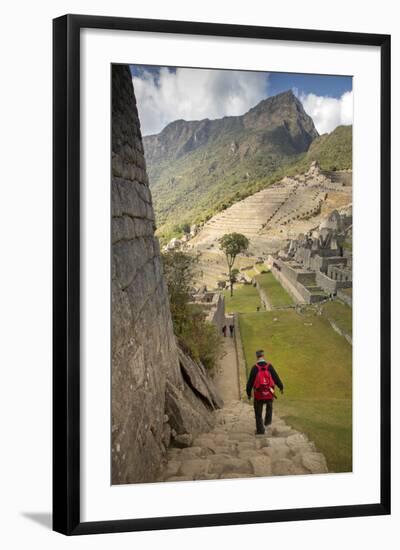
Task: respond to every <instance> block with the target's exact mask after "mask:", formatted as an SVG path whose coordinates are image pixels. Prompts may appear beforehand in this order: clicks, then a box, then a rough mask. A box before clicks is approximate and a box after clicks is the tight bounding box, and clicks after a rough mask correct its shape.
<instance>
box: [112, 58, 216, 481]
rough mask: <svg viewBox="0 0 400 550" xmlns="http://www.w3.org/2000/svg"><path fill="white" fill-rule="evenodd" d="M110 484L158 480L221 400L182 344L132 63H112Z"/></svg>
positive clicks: (208, 425) (204, 426) (208, 420)
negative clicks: (171, 450)
mask: <svg viewBox="0 0 400 550" xmlns="http://www.w3.org/2000/svg"><path fill="white" fill-rule="evenodd" d="M111 192H112V358H111V359H112V382H111V383H112V449H111V458H112V472H111V476H112V483H113V484H123V483H137V482H148V481H154V480H155V479H156V477H157V474H158V470H159V466H160V463H161V461H162V459H163V457H164V456H165V454H166V449H167V447H168V446H169V445H170V444H173V445H175V446H184V445H190V443H191V441H192V439H193V437H195V436H196V434H198V433H200V432H203V431H208V430H209V429H210V428H211V427H212V426H213V425H214V422H215V419H214V414H213V411H214V410H215V409H216V408H219V407H221V406H222V401H221V399H220V398H219V396H218V394H217V392H216V390H215V387H214V385H213V382H212V381H211V380H210V379H209V377H208V376H207V373H206V371H205V368H204V367H203V366H202V365H201V364H198V363H195V362H194V361H192V360H191V359H190V358H189V357H188V356H186V355H185V354H184V353H183V352H182V350H180V349H179V348H178V346H177V343H176V339H175V336H174V333H173V326H172V320H171V313H170V307H169V301H168V293H167V288H166V284H165V281H164V277H163V272H162V265H161V257H160V248H159V243H158V240H157V239H156V238H155V236H154V230H155V222H154V211H153V206H152V201H151V194H150V190H149V185H148V179H147V174H146V165H145V159H144V155H143V145H142V138H141V132H140V123H139V118H138V113H137V108H136V100H135V95H134V91H133V86H132V79H131V75H130V71H129V67H128V66H123V65H114V66H113V68H112V181H111Z"/></svg>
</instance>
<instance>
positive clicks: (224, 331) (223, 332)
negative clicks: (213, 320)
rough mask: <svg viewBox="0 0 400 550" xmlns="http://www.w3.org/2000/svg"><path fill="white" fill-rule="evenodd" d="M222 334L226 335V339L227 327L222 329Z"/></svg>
mask: <svg viewBox="0 0 400 550" xmlns="http://www.w3.org/2000/svg"><path fill="white" fill-rule="evenodd" d="M222 334H223V335H224V338H225V336H226V325H224V326H223V327H222Z"/></svg>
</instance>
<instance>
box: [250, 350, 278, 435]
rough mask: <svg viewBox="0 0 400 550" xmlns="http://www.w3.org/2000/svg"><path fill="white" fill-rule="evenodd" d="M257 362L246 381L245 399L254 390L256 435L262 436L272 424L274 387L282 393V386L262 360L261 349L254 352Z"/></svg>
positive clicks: (272, 368) (273, 370)
mask: <svg viewBox="0 0 400 550" xmlns="http://www.w3.org/2000/svg"><path fill="white" fill-rule="evenodd" d="M256 357H257V362H256V364H255V365H254V366H253V368H252V369H251V371H250V376H249V379H248V381H247V386H246V392H247V397H248V398H249V399H251V391H252V390H254V414H255V417H256V428H257V431H256V434H257V435H262V434H264V433H265V426H267V427H268V426H269V425H270V424H271V422H272V403H273V401H274V398H275V399H276V396H275V385H276V386H278V388H279V389H280V391H281V393H283V384H282V382H281V379H280V378H279V376H278V373H277V372H276V370H275V369H274V367H273V366H272V365H271V363H267V361H266V360H265V359H264V351H263V350H262V349H260V350H258V351H256ZM264 404H265V407H266V411H265V420H264V422H263V417H262V413H263V406H264Z"/></svg>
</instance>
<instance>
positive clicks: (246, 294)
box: [224, 284, 261, 313]
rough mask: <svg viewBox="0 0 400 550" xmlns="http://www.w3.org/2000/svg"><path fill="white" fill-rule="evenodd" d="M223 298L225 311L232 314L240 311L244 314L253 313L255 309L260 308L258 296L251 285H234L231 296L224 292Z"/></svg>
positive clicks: (228, 292)
mask: <svg viewBox="0 0 400 550" xmlns="http://www.w3.org/2000/svg"><path fill="white" fill-rule="evenodd" d="M224 296H225V311H226V312H227V313H234V312H236V311H241V312H244V313H253V312H254V311H257V307H258V306H261V302H260V296H259V294H258V291H257V289H256V288H255V287H253V285H238V284H236V285H234V287H233V296H232V297H231V295H230V290H225V291H224Z"/></svg>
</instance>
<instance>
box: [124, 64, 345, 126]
mask: <svg viewBox="0 0 400 550" xmlns="http://www.w3.org/2000/svg"><path fill="white" fill-rule="evenodd" d="M131 73H132V80H133V84H134V88H135V94H136V99H137V105H138V110H139V116H140V120H141V125H142V132H143V134H144V135H148V134H152V133H158V132H160V131H161V130H162V129H163V128H164V127H165V126H166V125H167V124H168V123H169V122H172V121H173V120H176V119H179V118H183V119H185V120H200V119H202V118H210V119H213V118H221V117H223V116H231V115H241V114H243V113H245V112H247V111H248V110H249V109H250V108H251V107H253V106H254V105H256V104H257V103H259V101H261V100H262V99H265V98H266V97H270V96H273V95H276V94H278V93H280V92H283V91H286V90H289V89H292V90H293V91H294V93H295V94H296V95H297V97H298V98H299V99H300V101H301V102H302V103H303V106H304V109H305V111H306V112H307V113H308V114H309V115H310V116H311V117H312V118H313V120H314V124H315V126H316V128H317V130H318V131H319V133H325V132H330V131H332V130H333V129H334V128H335V127H336V126H338V125H339V124H351V123H352V116H353V95H352V78H351V77H349V76H336V75H308V74H295V73H270V72H265V73H264V72H252V71H231V70H218V69H190V68H175V67H156V66H144V65H131Z"/></svg>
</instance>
